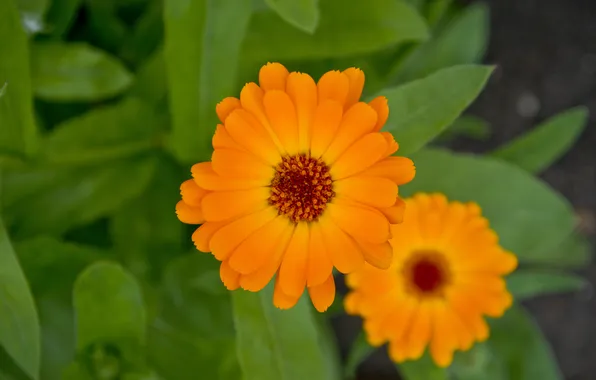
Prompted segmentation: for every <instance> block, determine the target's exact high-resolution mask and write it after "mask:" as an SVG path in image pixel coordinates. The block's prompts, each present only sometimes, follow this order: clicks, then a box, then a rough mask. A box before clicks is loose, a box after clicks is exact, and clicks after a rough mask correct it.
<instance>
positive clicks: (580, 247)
mask: <svg viewBox="0 0 596 380" xmlns="http://www.w3.org/2000/svg"><path fill="white" fill-rule="evenodd" d="M591 259H592V244H590V241H589V240H588V239H587V238H586V237H585V236H582V235H580V234H579V233H577V232H574V233H572V234H571V235H569V236H568V237H567V238H566V239H565V240H564V241H562V242H560V244H556V245H553V246H552V247H549V248H548V250H547V251H546V252H545V253H544V254H542V255H536V257H534V258H533V262H534V263H536V264H552V265H553V266H554V267H555V268H562V267H568V268H581V267H584V266H585V265H587V264H588V263H589V262H590V260H591Z"/></svg>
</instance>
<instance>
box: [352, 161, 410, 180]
mask: <svg viewBox="0 0 596 380" xmlns="http://www.w3.org/2000/svg"><path fill="white" fill-rule="evenodd" d="M362 175H366V176H373V177H384V178H388V179H390V180H392V181H393V182H395V183H396V184H397V185H403V184H405V183H408V182H410V181H411V180H412V179H413V178H414V176H415V175H416V168H415V167H414V163H413V162H412V160H410V159H409V158H407V157H387V158H384V159H382V160H381V161H379V162H377V163H376V164H374V165H372V166H371V167H369V168H368V169H366V170H365V171H363V172H362Z"/></svg>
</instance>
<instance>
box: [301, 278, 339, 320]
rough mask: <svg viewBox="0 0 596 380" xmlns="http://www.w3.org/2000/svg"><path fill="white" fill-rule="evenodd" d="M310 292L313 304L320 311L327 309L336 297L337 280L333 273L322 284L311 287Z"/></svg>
mask: <svg viewBox="0 0 596 380" xmlns="http://www.w3.org/2000/svg"><path fill="white" fill-rule="evenodd" d="M308 294H309V295H310V299H311V301H312V304H313V305H314V306H315V309H317V311H318V312H319V313H323V312H325V311H327V309H329V306H331V304H333V300H334V299H335V280H334V279H333V274H330V275H329V277H328V278H327V280H326V281H325V282H323V283H322V284H320V285H316V286H311V287H309V288H308Z"/></svg>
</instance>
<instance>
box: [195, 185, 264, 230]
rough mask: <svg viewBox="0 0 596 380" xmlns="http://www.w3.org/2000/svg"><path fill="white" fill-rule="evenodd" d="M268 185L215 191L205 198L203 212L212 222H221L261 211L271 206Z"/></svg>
mask: <svg viewBox="0 0 596 380" xmlns="http://www.w3.org/2000/svg"><path fill="white" fill-rule="evenodd" d="M270 193H271V191H270V190H269V188H268V187H256V188H254V189H250V190H235V191H215V192H212V193H209V194H207V195H206V196H205V197H204V198H203V202H202V206H203V214H204V215H205V219H206V220H208V221H210V222H219V221H223V220H228V219H232V218H237V217H239V216H243V215H246V214H251V213H253V212H257V211H260V210H262V209H264V208H265V207H268V206H269V203H268V202H267V199H268V198H269V196H270Z"/></svg>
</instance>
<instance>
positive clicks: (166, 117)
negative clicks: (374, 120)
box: [0, 0, 589, 380]
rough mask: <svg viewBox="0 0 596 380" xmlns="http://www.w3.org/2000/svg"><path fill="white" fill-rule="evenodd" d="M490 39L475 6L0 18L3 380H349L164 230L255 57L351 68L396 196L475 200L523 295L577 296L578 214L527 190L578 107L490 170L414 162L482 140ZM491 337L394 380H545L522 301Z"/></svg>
mask: <svg viewBox="0 0 596 380" xmlns="http://www.w3.org/2000/svg"><path fill="white" fill-rule="evenodd" d="M488 32H489V30H488V9H487V7H486V6H484V5H482V4H473V5H470V6H467V7H463V8H462V7H461V6H459V5H457V4H456V3H455V2H452V1H450V0H416V1H414V0H409V1H406V0H369V1H367V2H362V1H356V0H254V1H249V0H193V1H188V0H118V1H116V0H84V1H82V0H2V1H0V190H1V191H0V196H1V198H0V199H1V220H0V379H2V380H9V379H10V380H23V379H34V380H37V379H42V380H54V379H65V380H79V379H80V380H86V379H89V380H91V379H94V380H115V379H124V380H133V379H134V380H150V379H151V380H152V379H167V380H169V379H172V380H185V379H189V380H191V379H196V378H199V377H200V378H208V379H233V380H236V379H239V378H244V379H247V380H248V379H258V380H267V379H275V380H277V379H300V380H302V379H305V378H309V379H312V380H315V379H341V378H343V377H346V378H350V377H352V376H353V375H354V373H355V371H356V368H357V366H358V364H359V363H360V362H361V361H362V360H363V359H364V358H365V357H367V356H368V354H370V353H371V352H372V349H371V348H370V347H369V346H368V344H367V343H366V341H365V340H364V339H363V338H360V339H359V340H358V341H357V342H356V343H355V344H354V347H353V349H352V351H351V353H350V355H349V357H348V359H347V362H346V363H343V364H342V363H341V362H340V360H339V356H338V349H337V347H336V343H335V340H334V338H333V336H332V334H331V333H330V331H329V326H328V323H329V318H327V317H326V315H322V316H315V315H314V314H313V311H312V310H311V309H312V308H311V307H310V305H309V304H308V302H306V301H305V300H301V302H300V303H299V304H298V305H297V307H295V308H294V309H291V310H289V311H283V312H282V311H280V310H277V309H275V308H274V307H273V306H272V304H271V289H270V288H267V289H266V290H265V291H263V292H261V293H258V294H252V293H246V292H242V291H235V292H233V293H230V292H228V291H226V290H225V289H224V288H223V286H222V285H221V284H220V281H219V274H218V265H217V262H216V261H215V260H214V259H213V258H212V257H210V256H209V255H204V254H199V253H196V252H195V251H194V249H193V247H192V246H191V243H190V233H191V230H190V229H188V228H186V226H184V225H182V224H181V223H179V222H178V220H177V219H176V216H175V213H174V205H175V203H176V201H177V199H178V197H179V193H178V186H179V184H180V183H181V182H182V181H183V180H184V179H185V178H186V177H187V176H188V171H189V166H190V164H192V163H195V162H197V161H200V160H206V159H209V157H210V153H211V151H210V141H211V136H212V134H213V131H214V129H215V126H216V123H217V118H216V115H215V112H214V108H215V104H216V103H217V102H218V101H219V100H221V99H222V98H224V97H226V96H237V95H238V92H239V90H240V88H241V87H242V85H243V84H244V83H246V82H247V81H254V80H256V79H257V73H258V69H259V67H260V66H261V65H263V64H264V63H266V62H267V61H268V60H274V61H281V62H282V63H284V64H285V65H286V66H287V67H288V68H290V69H292V70H303V71H306V72H308V73H310V74H311V75H313V76H315V77H317V76H318V75H320V74H322V73H323V72H325V71H327V70H331V69H345V68H347V67H351V66H357V67H360V68H362V69H363V70H364V71H365V73H366V76H367V84H366V88H365V96H366V97H369V98H370V97H372V96H374V95H378V94H383V95H386V96H387V98H388V99H389V104H390V107H391V115H390V119H389V121H388V124H387V127H386V130H388V131H390V132H392V133H393V134H394V135H395V136H396V138H397V140H398V142H399V143H400V154H406V155H411V156H412V158H413V159H414V161H415V163H416V166H417V170H418V174H417V178H416V180H415V181H414V182H412V184H411V185H408V186H404V187H403V192H402V194H403V195H409V194H412V193H413V192H415V191H442V192H445V193H446V194H447V195H448V196H449V197H450V198H452V199H458V200H465V201H468V200H473V201H476V202H478V203H479V204H480V205H481V206H482V207H483V210H484V213H485V215H486V216H487V217H488V218H489V220H490V222H491V225H492V226H493V227H494V228H495V229H496V230H497V232H498V233H499V235H500V238H501V241H502V244H503V245H504V246H505V247H506V248H507V249H510V250H512V251H513V252H515V253H516V254H517V255H518V257H519V258H520V261H521V262H522V263H523V266H522V269H520V270H518V271H517V272H516V273H515V274H514V275H512V276H511V277H510V278H509V280H508V281H509V287H510V289H511V291H512V293H513V294H514V295H515V296H516V297H517V299H518V300H522V299H526V298H528V297H533V296H537V295H542V294H546V293H550V292H562V291H574V290H577V289H579V288H581V287H582V286H584V284H585V283H584V281H583V280H582V279H581V278H579V277H577V276H575V275H573V274H571V273H568V272H565V270H566V269H570V268H577V267H581V266H582V265H584V264H585V263H586V261H587V260H588V258H589V254H588V249H589V248H588V247H587V243H586V241H585V239H584V238H583V237H581V236H579V235H577V234H576V233H574V226H575V222H574V215H573V210H572V209H571V207H570V205H569V203H568V202H567V201H566V200H565V199H564V198H562V197H561V196H560V195H558V194H557V193H556V192H554V191H553V190H552V189H550V188H549V187H548V186H547V185H545V184H544V183H542V182H541V181H540V180H538V179H536V178H535V177H533V176H532V174H531V173H536V172H539V171H541V170H543V169H545V168H546V167H547V166H548V165H550V164H551V163H552V162H553V161H554V160H556V159H557V158H558V157H560V156H561V155H562V154H563V153H564V152H565V151H566V150H568V149H569V148H570V147H571V145H572V144H573V142H574V141H575V139H576V138H577V136H578V135H579V134H580V133H581V131H582V129H583V127H584V125H585V121H586V118H587V113H586V111H585V110H584V109H581V108H578V109H575V110H571V111H568V112H565V113H563V114H561V115H558V116H555V117H554V118H552V119H550V120H548V121H546V122H545V123H543V124H541V125H539V126H537V127H536V129H534V130H532V131H530V132H529V133H527V134H526V135H525V136H522V137H520V138H519V139H517V140H515V141H513V142H512V143H510V144H508V145H506V146H504V147H501V148H499V149H498V150H496V151H495V152H492V153H491V154H490V155H487V156H473V155H462V154H458V153H453V152H449V151H446V150H440V149H436V147H435V148H429V147H425V146H427V145H428V144H431V145H437V144H438V143H440V142H442V141H446V140H447V139H451V138H453V137H455V136H458V135H466V136H468V137H471V138H486V136H487V135H488V134H489V133H490V127H489V126H488V125H487V124H486V123H485V122H484V121H483V120H479V119H476V118H473V117H471V116H468V115H465V116H462V115H461V114H462V112H463V111H464V110H465V109H466V108H467V107H468V106H469V105H470V104H471V102H472V101H473V100H474V99H475V98H476V97H477V96H478V94H479V93H480V92H481V90H482V89H483V87H484V86H485V84H486V83H487V81H488V80H489V77H490V74H491V72H492V69H493V68H492V67H490V66H482V65H479V64H478V63H479V62H480V60H481V59H482V56H483V54H484V51H485V50H486V47H487V42H488ZM2 221H3V222H2ZM11 241H12V242H11ZM340 298H341V297H340V296H339V295H338V299H337V300H336V305H335V306H334V307H335V308H336V309H337V305H338V304H339V308H341V304H340V302H341V300H340ZM492 329H493V331H492V338H491V339H490V340H489V341H488V342H487V343H484V344H480V345H477V346H476V347H475V348H473V350H471V351H470V352H466V353H461V354H458V355H456V360H455V362H454V364H453V365H452V367H450V368H449V369H447V370H442V369H439V368H436V367H435V366H434V365H433V364H432V363H431V362H430V361H429V360H428V358H427V357H425V358H423V359H421V360H420V361H417V362H411V363H405V364H403V365H400V366H399V367H398V370H399V371H400V372H401V374H402V376H403V377H405V378H406V379H408V380H416V379H425V380H434V379H441V380H442V379H460V380H464V379H476V378H479V377H482V378H487V376H489V375H490V376H491V377H490V379H511V380H513V379H516V380H518V379H519V380H526V379H527V380H534V379H538V378H540V379H545V380H546V379H562V377H561V375H560V373H559V371H558V369H557V368H556V364H555V361H554V359H553V357H552V354H551V352H550V349H549V347H548V345H547V343H546V342H545V340H544V338H543V337H542V335H541V333H540V331H539V330H538V329H537V328H536V326H535V325H534V323H533V321H532V319H531V318H530V317H529V316H528V315H527V313H525V312H524V311H523V309H522V308H521V307H520V306H516V307H515V308H513V309H512V310H511V311H509V312H508V313H507V314H506V315H505V317H504V318H502V319H501V320H497V321H494V323H493V326H492Z"/></svg>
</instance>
